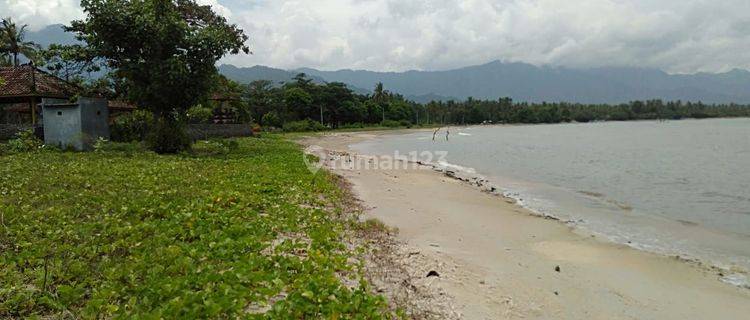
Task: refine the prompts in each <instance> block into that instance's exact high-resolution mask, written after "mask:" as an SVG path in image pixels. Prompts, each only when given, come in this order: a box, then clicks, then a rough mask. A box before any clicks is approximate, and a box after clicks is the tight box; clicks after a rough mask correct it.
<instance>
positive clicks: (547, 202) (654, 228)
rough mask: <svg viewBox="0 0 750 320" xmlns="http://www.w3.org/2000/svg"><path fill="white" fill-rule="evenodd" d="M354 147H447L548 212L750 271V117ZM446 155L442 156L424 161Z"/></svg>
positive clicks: (730, 277)
mask: <svg viewBox="0 0 750 320" xmlns="http://www.w3.org/2000/svg"><path fill="white" fill-rule="evenodd" d="M450 131H451V133H450V136H449V140H448V141H446V139H445V132H444V131H443V132H441V133H439V134H438V135H437V139H436V140H435V141H433V140H432V132H419V133H413V134H405V135H395V136H384V137H382V138H379V139H375V140H370V141H367V142H364V143H360V144H357V145H354V146H352V147H353V148H354V149H355V150H359V151H362V152H368V153H375V154H386V155H391V154H393V153H394V152H396V151H398V152H399V154H401V155H407V154H409V153H410V152H412V153H413V152H417V153H420V154H421V153H423V152H425V151H433V152H434V151H445V152H447V156H446V157H445V159H443V160H444V161H446V163H444V165H451V166H454V168H466V170H467V172H476V174H478V175H481V176H483V177H485V178H487V179H488V180H490V181H491V182H492V183H493V184H494V185H495V186H497V187H498V189H499V190H502V191H503V192H504V193H505V194H506V195H509V196H512V197H514V198H516V199H518V200H520V203H522V204H523V205H524V206H526V207H528V208H530V209H532V210H534V211H536V212H538V213H542V214H546V215H552V216H556V217H558V218H560V219H562V220H564V221H571V222H572V223H573V224H575V225H576V226H577V227H579V228H580V229H581V230H585V231H586V232H591V233H594V234H596V235H598V236H601V237H605V238H606V239H609V240H611V241H614V242H618V243H623V244H627V245H630V246H632V247H635V248H638V249H642V250H647V251H651V252H655V253H660V254H665V255H680V256H681V257H683V258H687V259H696V260H700V261H702V262H704V263H706V264H709V265H712V266H717V267H720V268H723V269H726V270H727V271H728V272H727V275H726V277H725V279H724V280H725V281H727V282H731V283H734V284H738V285H747V282H746V279H747V276H746V275H747V270H750V119H713V120H682V121H667V122H657V121H639V122H601V123H588V124H558V125H528V126H476V127H468V128H463V127H451V128H450ZM422 160H431V161H433V162H435V161H437V159H436V158H433V159H424V158H423V159H422Z"/></svg>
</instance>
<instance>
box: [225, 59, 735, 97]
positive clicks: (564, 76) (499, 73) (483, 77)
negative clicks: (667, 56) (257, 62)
mask: <svg viewBox="0 0 750 320" xmlns="http://www.w3.org/2000/svg"><path fill="white" fill-rule="evenodd" d="M219 70H220V72H221V73H222V74H224V75H225V76H227V77H228V78H230V79H232V80H235V81H239V82H244V83H247V82H250V81H253V80H260V79H266V80H272V81H275V82H285V81H289V80H291V79H292V77H294V75H296V74H297V73H300V72H304V73H305V74H307V75H309V76H310V77H311V78H313V79H315V81H317V82H322V81H325V82H343V83H346V84H347V85H349V86H351V87H353V88H368V89H366V90H365V89H358V91H362V90H364V91H366V92H369V91H370V90H371V89H370V88H374V87H375V84H376V83H378V82H382V83H383V85H384V86H385V88H386V89H387V90H390V91H392V92H397V93H400V94H403V95H404V96H406V97H407V98H410V99H412V100H415V101H418V102H427V101H431V100H448V99H466V98H469V97H472V98H476V99H493V100H494V99H498V98H500V97H511V98H513V99H514V100H516V101H528V102H543V101H548V102H552V101H555V102H557V101H565V102H578V103H623V102H629V101H632V100H648V99H662V100H682V101H702V102H704V103H732V102H734V103H750V72H748V71H747V70H739V69H735V70H732V71H729V72H726V73H696V74H668V73H666V72H664V71H661V70H658V69H648V68H629V67H604V68H588V69H584V68H581V69H576V68H566V67H552V66H535V65H531V64H527V63H505V62H501V61H493V62H490V63H487V64H483V65H477V66H470V67H465V68H459V69H453V70H445V71H406V72H375V71H365V70H338V71H321V70H316V69H311V68H301V69H293V70H282V69H274V68H270V67H263V66H255V67H251V68H238V67H235V66H232V65H221V66H220V67H219Z"/></svg>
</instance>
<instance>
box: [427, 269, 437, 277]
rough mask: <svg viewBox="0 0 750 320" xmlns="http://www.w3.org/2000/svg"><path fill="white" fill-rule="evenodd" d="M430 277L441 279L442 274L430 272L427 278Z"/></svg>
mask: <svg viewBox="0 0 750 320" xmlns="http://www.w3.org/2000/svg"><path fill="white" fill-rule="evenodd" d="M429 277H438V278H440V274H439V273H438V272H437V271H435V270H430V272H428V273H427V278H429Z"/></svg>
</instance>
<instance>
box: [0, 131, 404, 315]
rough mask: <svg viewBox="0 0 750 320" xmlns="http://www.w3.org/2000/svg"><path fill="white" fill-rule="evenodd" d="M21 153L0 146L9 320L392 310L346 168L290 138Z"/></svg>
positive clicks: (0, 245) (2, 264) (3, 304)
mask: <svg viewBox="0 0 750 320" xmlns="http://www.w3.org/2000/svg"><path fill="white" fill-rule="evenodd" d="M22 149H23V148H20V147H19V148H18V149H13V150H11V148H8V147H5V148H4V150H5V151H4V152H5V154H4V155H0V195H1V197H0V214H1V217H0V318H23V317H32V318H33V317H44V318H47V317H59V318H71V319H72V318H76V319H77V318H84V319H91V318H144V319H159V318H173V319H174V318H177V319H190V318H201V319H205V318H250V319H252V318H274V319H279V318H281V319H302V318H327V319H338V318H341V319H343V318H367V319H371V318H387V317H391V316H392V315H393V313H389V311H388V310H389V309H388V306H387V303H386V301H385V299H384V298H382V297H380V296H377V295H373V294H371V293H370V292H371V291H370V290H369V288H368V285H367V283H366V281H364V280H362V277H361V275H362V274H361V261H360V260H358V259H356V258H355V256H356V252H357V250H355V249H353V248H351V246H348V245H347V244H346V243H347V242H346V241H344V239H345V234H346V230H348V229H347V228H350V227H351V226H352V224H353V223H355V222H353V219H351V217H349V216H348V215H347V214H346V213H345V210H344V209H345V208H342V205H341V203H344V202H343V201H341V200H342V197H344V196H345V195H344V194H343V193H342V189H340V188H339V187H338V186H337V184H336V182H335V180H336V178H335V177H333V176H332V175H330V174H328V173H325V172H318V173H317V174H313V173H311V172H310V171H308V170H307V168H306V166H305V165H304V161H303V154H302V152H301V151H300V149H299V147H298V146H297V145H296V144H294V143H292V142H290V141H288V140H285V139H284V138H282V137H279V136H270V135H264V136H262V137H259V138H244V139H238V140H214V141H203V142H198V143H197V144H195V145H193V147H192V151H191V152H190V153H182V154H177V155H158V154H156V153H153V152H149V151H144V149H145V148H144V147H142V146H140V145H139V144H116V143H107V142H103V141H101V142H100V143H97V146H96V149H97V151H95V152H88V153H79V152H62V151H59V150H49V149H46V148H44V147H39V146H37V145H33V146H31V147H29V148H26V150H32V151H24V150H22ZM345 283H347V284H348V285H345Z"/></svg>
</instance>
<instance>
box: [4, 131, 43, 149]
mask: <svg viewBox="0 0 750 320" xmlns="http://www.w3.org/2000/svg"><path fill="white" fill-rule="evenodd" d="M43 145H44V142H43V141H42V140H40V139H39V138H37V136H36V135H35V134H34V130H33V129H28V130H23V131H21V132H19V133H17V134H16V138H15V139H12V140H10V141H8V144H7V146H6V148H7V152H10V153H16V152H28V151H34V150H38V149H39V148H41V147H42V146H43Z"/></svg>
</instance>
